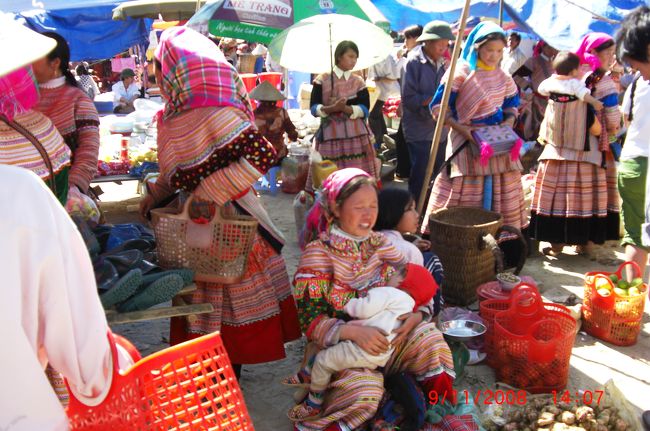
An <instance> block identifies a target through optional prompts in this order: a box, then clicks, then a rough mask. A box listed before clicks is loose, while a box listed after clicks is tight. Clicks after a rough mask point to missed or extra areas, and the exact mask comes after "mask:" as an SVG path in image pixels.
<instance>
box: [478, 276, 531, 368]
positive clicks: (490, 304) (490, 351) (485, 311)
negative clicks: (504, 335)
mask: <svg viewBox="0 0 650 431" xmlns="http://www.w3.org/2000/svg"><path fill="white" fill-rule="evenodd" d="M491 283H492V282H491ZM493 283H498V281H495V282H493ZM531 289H532V290H534V291H535V292H537V287H536V286H535V285H533V284H528V283H519V284H518V285H516V286H515V287H514V288H513V289H512V291H511V292H508V293H509V294H510V295H513V294H514V293H515V292H527V291H529V290H531ZM508 308H510V296H508V298H506V299H496V298H495V299H486V300H483V301H481V302H479V315H480V316H481V319H483V322H484V323H485V327H486V331H485V334H483V340H484V347H483V350H484V351H485V353H486V355H487V359H486V361H487V364H488V365H489V366H490V367H492V368H496V365H497V361H496V355H495V354H494V347H495V342H494V318H495V317H496V315H497V314H498V313H501V312H503V311H506V310H507V309H508Z"/></svg>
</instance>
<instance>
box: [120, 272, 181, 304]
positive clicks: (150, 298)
mask: <svg viewBox="0 0 650 431" xmlns="http://www.w3.org/2000/svg"><path fill="white" fill-rule="evenodd" d="M134 271H140V270H134ZM184 286H185V283H184V282H183V278H182V277H181V276H180V275H178V274H169V275H165V276H164V277H160V278H159V279H157V280H156V281H154V282H153V283H151V284H150V285H149V286H147V287H145V288H144V289H143V290H142V291H141V292H139V293H136V294H135V295H134V296H133V297H131V298H129V299H128V300H127V301H125V302H123V303H122V304H120V305H118V306H117V310H118V311H119V312H121V313H124V312H128V311H139V310H146V309H147V308H150V307H153V306H154V305H158V304H161V303H163V302H167V301H170V300H171V299H172V298H173V297H174V296H176V294H177V293H178V292H180V291H181V290H182V289H183V287H184Z"/></svg>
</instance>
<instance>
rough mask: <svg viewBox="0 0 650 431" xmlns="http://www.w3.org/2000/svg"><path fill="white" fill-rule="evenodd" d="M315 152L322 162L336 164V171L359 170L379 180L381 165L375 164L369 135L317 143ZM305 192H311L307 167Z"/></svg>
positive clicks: (309, 174) (310, 168) (311, 185)
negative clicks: (327, 161) (319, 155)
mask: <svg viewBox="0 0 650 431" xmlns="http://www.w3.org/2000/svg"><path fill="white" fill-rule="evenodd" d="M316 151H318V152H319V153H320V154H321V156H323V160H331V161H332V162H334V163H336V167H337V168H338V169H343V168H359V169H362V170H364V171H366V172H368V173H369V174H370V175H372V176H373V177H374V178H376V179H379V174H380V169H381V165H378V163H377V157H376V155H375V149H374V147H373V146H372V142H371V141H370V135H360V136H357V137H354V138H345V139H333V140H327V141H322V142H321V141H317V142H316ZM305 189H306V190H309V191H312V190H313V183H312V167H311V164H310V166H309V173H308V174H307V185H306V187H305Z"/></svg>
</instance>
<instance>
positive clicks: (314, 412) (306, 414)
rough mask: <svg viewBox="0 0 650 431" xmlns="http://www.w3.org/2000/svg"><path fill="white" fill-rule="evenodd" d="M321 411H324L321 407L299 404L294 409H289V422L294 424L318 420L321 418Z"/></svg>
mask: <svg viewBox="0 0 650 431" xmlns="http://www.w3.org/2000/svg"><path fill="white" fill-rule="evenodd" d="M321 411H322V408H321V407H312V406H309V405H307V403H302V404H298V405H297V406H293V408H291V409H289V411H288V412H287V416H288V417H289V420H290V421H292V422H301V421H306V420H310V419H316V418H318V417H319V416H320V413H321Z"/></svg>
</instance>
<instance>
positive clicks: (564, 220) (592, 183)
mask: <svg viewBox="0 0 650 431" xmlns="http://www.w3.org/2000/svg"><path fill="white" fill-rule="evenodd" d="M618 199H619V198H618V191H617V189H616V168H615V166H614V163H613V161H612V163H609V162H608V168H607V169H603V168H602V167H600V166H598V165H594V164H593V163H587V162H574V161H570V160H542V161H541V162H540V165H539V168H538V169H537V175H536V177H535V192H534V194H533V201H532V204H531V220H530V236H531V237H532V238H534V239H536V240H539V241H548V242H552V243H559V244H571V245H584V244H586V243H587V242H588V241H592V242H594V243H596V244H602V243H603V242H604V241H607V240H615V239H618V238H619V204H618Z"/></svg>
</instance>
